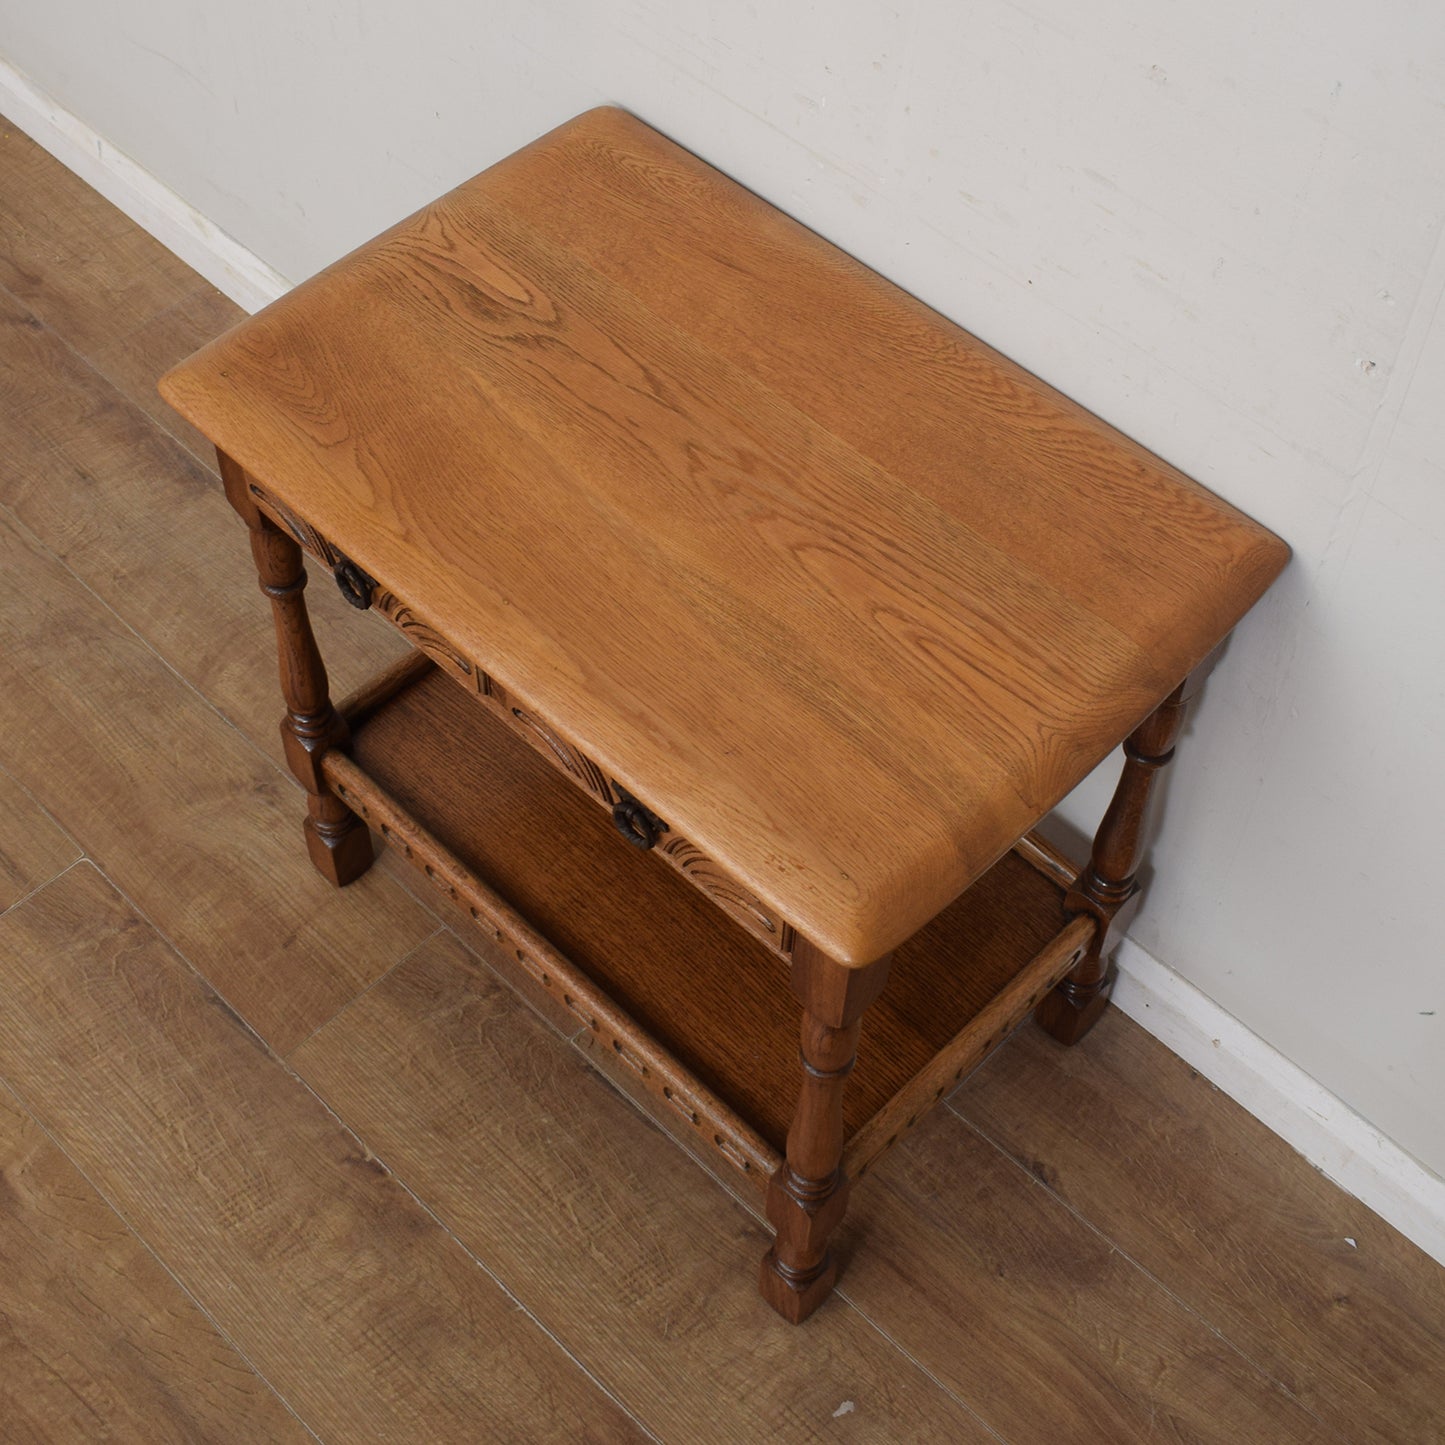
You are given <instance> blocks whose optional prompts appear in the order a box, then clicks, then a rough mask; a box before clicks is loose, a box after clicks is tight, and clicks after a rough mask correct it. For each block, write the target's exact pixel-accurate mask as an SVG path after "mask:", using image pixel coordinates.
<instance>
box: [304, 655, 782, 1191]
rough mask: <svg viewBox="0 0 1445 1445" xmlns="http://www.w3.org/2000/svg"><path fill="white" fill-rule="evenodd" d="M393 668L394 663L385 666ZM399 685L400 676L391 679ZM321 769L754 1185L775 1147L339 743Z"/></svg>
mask: <svg viewBox="0 0 1445 1445" xmlns="http://www.w3.org/2000/svg"><path fill="white" fill-rule="evenodd" d="M393 671H394V672H400V671H401V669H400V668H398V669H393ZM399 685H400V684H399ZM321 771H322V773H323V775H324V776H325V778H326V780H327V782H328V783H329V784H330V785H331V788H332V789H333V791H334V792H335V793H336V794H337V796H338V797H340V798H341V799H342V801H343V802H345V804H346V805H347V807H349V808H350V809H351V810H352V811H353V812H355V813H357V814H359V815H360V816H361V817H362V818H364V819H365V820H366V822H367V823H369V824H370V825H371V826H372V827H374V828H376V829H377V830H378V831H379V832H380V833H381V835H382V837H383V838H384V839H386V841H387V842H389V843H391V844H392V845H393V846H395V847H397V848H399V849H400V850H401V852H402V854H403V856H404V857H405V858H406V859H407V861H408V862H410V863H411V864H412V865H413V867H415V868H417V869H418V870H419V871H420V872H422V873H424V874H425V875H426V876H427V877H428V878H429V879H430V880H431V881H432V882H433V883H434V884H435V885H436V886H437V887H438V888H439V889H440V890H441V891H442V892H443V893H445V894H446V895H447V896H448V897H449V898H450V899H452V900H453V901H454V902H456V903H458V904H459V905H460V906H462V907H464V908H465V909H466V910H467V912H468V914H469V915H470V916H471V918H472V920H473V922H475V923H476V924H477V926H478V927H479V928H480V929H481V930H482V932H483V933H484V934H485V935H486V936H487V937H489V938H490V939H491V941H492V942H493V944H495V945H500V946H501V947H503V948H506V949H508V950H509V951H510V952H511V953H512V954H513V956H514V957H515V959H516V962H517V963H518V965H520V968H521V970H522V972H523V973H524V974H525V975H526V976H527V979H528V980H529V981H530V983H531V985H532V987H533V988H535V989H537V990H539V991H540V992H541V993H542V994H544V995H545V996H546V997H547V998H549V999H550V1000H552V1001H554V1002H557V1003H561V1004H562V1005H563V1006H564V1007H565V1008H567V1009H568V1010H570V1012H571V1013H572V1015H573V1016H574V1017H575V1018H576V1020H577V1022H578V1025H579V1029H585V1030H587V1031H588V1032H589V1033H590V1034H591V1035H592V1037H593V1039H594V1041H595V1047H594V1049H593V1051H592V1052H593V1054H594V1056H596V1057H599V1058H608V1061H609V1063H611V1062H614V1061H615V1063H616V1064H617V1065H618V1066H619V1071H620V1070H621V1069H622V1068H625V1069H626V1070H628V1071H629V1072H630V1074H631V1075H633V1076H635V1078H636V1079H637V1080H638V1081H640V1082H641V1084H642V1085H643V1086H644V1087H645V1088H646V1089H647V1090H648V1091H649V1092H650V1093H652V1094H653V1095H655V1096H657V1097H658V1098H659V1099H661V1100H662V1101H663V1102H664V1103H665V1104H666V1106H667V1108H668V1111H669V1115H674V1114H675V1115H676V1116H677V1120H678V1122H679V1124H681V1125H686V1126H687V1127H688V1129H689V1130H690V1131H691V1133H693V1134H694V1135H696V1136H698V1137H700V1138H701V1139H702V1140H703V1141H704V1142H705V1143H706V1144H707V1145H708V1146H709V1147H710V1150H711V1152H712V1153H713V1154H715V1155H716V1156H718V1157H720V1158H722V1159H723V1160H725V1161H726V1162H727V1163H728V1164H729V1165H730V1166H731V1167H732V1169H733V1170H735V1171H736V1172H737V1173H738V1174H740V1175H742V1176H743V1178H745V1179H746V1180H747V1181H748V1183H749V1184H750V1185H751V1186H752V1187H753V1189H755V1190H757V1191H759V1192H761V1191H762V1190H764V1189H765V1188H766V1187H767V1182H768V1180H769V1179H770V1178H771V1177H772V1175H773V1173H774V1171H775V1170H776V1169H777V1168H778V1166H779V1165H780V1164H781V1162H782V1156H781V1155H780V1154H779V1153H778V1151H777V1150H775V1149H774V1148H773V1147H772V1146H771V1145H770V1144H768V1143H767V1141H766V1140H764V1139H763V1138H762V1137H761V1136H760V1135H759V1134H758V1133H757V1132H756V1131H755V1130H754V1129H753V1128H752V1127H751V1126H750V1125H749V1124H748V1123H747V1122H746V1121H745V1120H743V1119H742V1118H740V1117H739V1116H738V1114H737V1113H736V1112H734V1110H733V1109H731V1108H730V1107H729V1106H728V1105H727V1104H726V1103H724V1101H723V1100H722V1099H720V1098H719V1097H718V1096H717V1095H716V1094H715V1093H713V1091H712V1090H711V1089H709V1088H708V1087H707V1086H706V1085H705V1084H704V1083H702V1081H701V1080H699V1079H698V1078H696V1077H695V1076H694V1075H693V1074H692V1072H691V1071H690V1070H689V1069H688V1068H687V1067H686V1066H685V1065H684V1064H682V1063H681V1062H680V1061H679V1060H677V1059H676V1058H674V1057H673V1056H672V1054H670V1053H669V1052H668V1051H667V1050H666V1049H665V1048H664V1047H663V1046H662V1045H661V1044H659V1043H658V1042H657V1040H656V1039H654V1038H653V1037H652V1036H651V1035H650V1034H649V1033H648V1032H647V1031H646V1030H645V1029H644V1028H642V1026H641V1025H639V1024H638V1023H637V1022H636V1021H635V1020H634V1019H632V1018H631V1017H630V1016H629V1015H628V1014H627V1013H626V1012H625V1011H624V1010H622V1009H621V1008H619V1007H618V1006H617V1004H616V1003H614V1002H613V1000H612V999H611V998H610V997H608V995H607V994H606V993H604V992H603V991H602V990H601V989H600V988H599V987H598V986H597V985H596V984H595V983H593V982H592V980H591V979H590V978H588V977H587V975H586V974H585V973H583V972H582V971H581V969H579V968H578V967H577V966H576V965H575V964H574V963H572V961H571V960H570V959H568V958H567V957H566V956H565V955H564V954H562V953H561V952H560V951H559V950H558V949H557V948H556V947H554V946H553V944H552V943H550V942H549V941H548V940H547V939H546V938H545V937H543V935H542V934H540V933H539V932H538V931H537V930H536V929H535V928H533V927H532V925H531V924H530V923H528V922H527V920H526V919H525V918H523V917H522V915H521V914H520V913H518V912H517V911H516V910H515V909H514V908H512V907H511V905H510V904H508V903H507V902H506V901H505V900H504V899H502V898H501V897H500V896H499V895H498V894H496V893H495V892H493V891H492V889H491V888H489V887H488V886H487V885H486V884H485V883H484V882H482V880H481V879H480V878H478V877H477V876H476V875H475V874H473V873H472V872H471V871H470V870H468V869H467V868H465V867H463V866H462V864H461V863H460V862H458V861H457V859H456V858H455V857H454V856H453V855H452V853H451V852H450V851H449V850H448V849H446V848H445V847H444V846H443V845H442V844H441V843H440V842H439V841H438V840H437V839H436V838H434V837H433V836H432V835H431V834H430V833H428V832H427V830H426V829H425V828H423V827H421V826H420V824H418V823H417V822H416V821H415V819H413V818H412V817H411V816H410V814H408V813H407V812H406V810H405V809H404V808H402V807H401V806H400V805H399V804H398V803H397V802H396V801H395V800H394V799H393V798H391V797H390V796H389V795H388V794H387V793H386V791H385V790H384V789H383V788H381V787H380V786H379V785H378V784H377V783H376V781H375V780H374V779H373V778H371V777H370V776H369V775H368V774H367V773H366V772H365V771H364V770H363V769H362V768H361V767H360V766H358V765H357V764H356V763H355V762H353V761H352V760H351V759H350V758H349V757H347V756H346V755H345V754H344V753H341V752H336V751H332V752H329V753H327V754H326V756H325V757H324V758H323V759H322V763H321Z"/></svg>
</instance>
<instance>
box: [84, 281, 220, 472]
mask: <svg viewBox="0 0 1445 1445" xmlns="http://www.w3.org/2000/svg"><path fill="white" fill-rule="evenodd" d="M245 314H246V313H245V312H244V311H243V310H242V309H241V308H240V307H239V306H237V305H236V303H235V302H234V301H232V300H231V299H230V298H229V297H227V296H223V295H222V294H221V293H220V292H219V291H217V290H216V289H215V288H214V287H211V286H201V287H199V288H198V289H196V290H194V291H192V292H191V293H190V294H189V295H187V296H186V297H185V299H183V300H181V301H179V302H177V303H176V305H174V306H172V307H170V308H169V310H166V311H161V312H159V313H157V314H156V315H155V316H152V317H151V318H150V319H149V320H148V321H144V322H142V323H141V324H140V325H139V326H138V327H136V329H135V330H134V331H131V332H129V333H128V334H127V335H125V336H124V337H122V338H121V339H120V340H119V341H112V342H108V343H106V344H105V345H103V346H101V347H98V348H97V349H95V350H94V351H92V352H90V353H89V354H88V355H87V356H86V357H85V360H86V361H88V362H89V363H90V364H91V365H92V366H93V367H94V368H95V369H96V370H97V371H98V372H99V373H100V374H101V375H102V376H103V377H105V379H106V380H107V381H109V382H110V383H111V384H112V385H113V386H114V387H115V388H116V390H117V391H119V392H120V393H121V395H122V396H124V397H125V398H126V400H127V401H130V402H133V403H134V404H135V405H136V406H137V407H139V408H140V409H141V410H142V411H143V412H145V413H146V415H147V416H149V417H150V419H151V420H152V421H153V422H155V423H156V425H157V426H159V427H160V428H161V429H162V430H163V431H167V432H169V433H170V434H171V436H172V437H174V438H175V440H176V441H178V442H180V444H181V445H182V446H184V447H185V448H186V450H187V451H189V452H190V453H191V455H192V456H194V457H195V458H196V459H197V460H198V461H199V462H201V464H202V465H203V466H205V467H206V468H207V469H208V470H210V469H213V468H214V467H215V465H216V449H215V448H214V447H213V446H212V445H211V443H210V442H209V441H207V440H206V438H205V437H204V436H202V435H201V433H200V432H198V431H197V430H196V429H195V427H193V426H192V425H191V424H190V422H188V421H186V420H185V419H184V418H183V417H181V416H180V415H179V414H178V413H177V412H174V411H172V410H171V408H170V407H168V406H167V405H166V404H165V402H163V401H162V400H161V398H160V393H159V392H157V391H156V382H157V381H158V380H159V379H160V377H161V374H162V373H163V372H166V371H169V370H170V368H171V367H172V366H174V365H175V364H176V362H178V361H183V360H184V359H185V358H186V357H187V356H189V355H190V354H191V353H192V352H193V351H196V350H198V349H199V348H200V347H202V346H204V345H205V344H206V342H208V341H210V340H211V339H212V338H213V337H216V336H219V335H220V334H221V332H223V331H225V330H227V329H228V328H229V327H231V326H234V325H235V324H236V322H238V321H240V320H241V318H242V317H243V316H245Z"/></svg>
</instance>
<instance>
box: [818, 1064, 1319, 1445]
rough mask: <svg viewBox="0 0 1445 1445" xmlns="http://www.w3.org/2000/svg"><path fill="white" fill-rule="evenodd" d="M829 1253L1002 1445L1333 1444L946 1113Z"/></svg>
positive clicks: (1039, 1105)
mask: <svg viewBox="0 0 1445 1445" xmlns="http://www.w3.org/2000/svg"><path fill="white" fill-rule="evenodd" d="M1007 1052H1008V1050H1004V1051H1003V1053H1005V1054H1006V1053H1007ZM1048 1107H1049V1105H1048V1102H1047V1100H1045V1099H1043V1098H1039V1099H1036V1100H1035V1102H1034V1108H1035V1109H1036V1110H1037V1111H1039V1112H1041V1113H1043V1112H1047V1110H1048ZM837 1248H838V1251H839V1253H840V1255H842V1256H843V1258H844V1260H845V1265H844V1273H843V1276H842V1282H841V1284H840V1290H839V1292H840V1293H841V1294H843V1295H844V1296H846V1297H847V1298H848V1299H849V1300H851V1301H853V1302H854V1303H856V1305H857V1307H858V1308H859V1309H861V1310H862V1311H863V1312H864V1314H866V1315H867V1316H868V1317H869V1318H870V1319H872V1320H874V1321H876V1323H877V1324H878V1326H879V1328H881V1329H883V1330H886V1331H887V1332H888V1334H889V1337H890V1338H891V1339H893V1340H894V1341H895V1342H896V1343H897V1344H898V1345H899V1347H900V1348H901V1349H903V1350H905V1351H906V1352H907V1353H908V1354H909V1355H910V1356H911V1357H912V1358H914V1359H915V1360H917V1361H918V1362H919V1364H921V1365H922V1366H923V1368H924V1369H926V1370H928V1371H929V1372H930V1373H931V1374H932V1375H934V1376H935V1378H937V1379H938V1380H940V1381H942V1382H943V1383H944V1384H945V1385H946V1386H947V1387H948V1388H949V1389H952V1390H954V1391H956V1392H958V1393H959V1394H961V1395H962V1396H963V1397H964V1398H966V1399H967V1400H969V1401H970V1402H971V1403H972V1404H973V1405H974V1407H975V1408H976V1409H977V1410H978V1411H979V1413H980V1414H981V1415H982V1416H983V1418H984V1419H985V1420H986V1421H987V1422H988V1423H989V1425H991V1426H992V1427H993V1428H994V1429H995V1430H997V1431H998V1432H999V1433H1000V1435H1002V1436H1003V1438H1004V1439H1006V1440H1018V1441H1030V1442H1031V1441H1036V1440H1037V1441H1053V1440H1068V1441H1074V1440H1077V1441H1081V1442H1082V1441H1090V1442H1092V1441H1109V1442H1111V1445H1112V1442H1124V1441H1136V1440H1137V1441H1145V1440H1148V1441H1154V1440H1171V1441H1172V1440H1178V1441H1186V1440H1187V1441H1201V1442H1202V1441H1211V1442H1218V1445H1238V1442H1242V1441H1259V1442H1263V1441H1269V1442H1271V1445H1283V1442H1285V1441H1299V1442H1306V1441H1308V1442H1310V1445H1319V1442H1320V1441H1323V1440H1328V1439H1330V1438H1332V1435H1331V1431H1330V1429H1329V1427H1328V1426H1327V1425H1326V1424H1325V1423H1324V1422H1322V1421H1321V1420H1319V1419H1318V1418H1316V1417H1314V1416H1312V1415H1310V1414H1309V1413H1308V1412H1307V1411H1305V1410H1304V1409H1302V1408H1301V1407H1300V1405H1299V1404H1297V1403H1296V1402H1294V1401H1292V1400H1291V1399H1290V1398H1289V1397H1288V1396H1287V1395H1286V1394H1285V1392H1284V1391H1283V1390H1282V1389H1281V1388H1280V1387H1279V1386H1278V1385H1277V1384H1276V1383H1274V1382H1273V1381H1272V1380H1271V1379H1270V1378H1269V1376H1268V1375H1267V1374H1266V1373H1265V1372H1264V1371H1263V1370H1261V1369H1259V1368H1258V1367H1257V1366H1255V1365H1254V1364H1252V1363H1251V1362H1250V1361H1249V1360H1248V1359H1246V1358H1245V1357H1244V1356H1243V1355H1241V1354H1239V1353H1238V1352H1237V1351H1236V1350H1235V1348H1234V1347H1233V1346H1232V1345H1231V1344H1229V1343H1228V1342H1227V1341H1225V1340H1222V1339H1221V1338H1220V1337H1219V1336H1218V1335H1217V1334H1216V1333H1215V1332H1214V1330H1213V1329H1212V1328H1211V1327H1210V1326H1209V1324H1208V1323H1207V1322H1206V1321H1205V1320H1203V1319H1201V1318H1200V1317H1199V1316H1197V1315H1195V1314H1193V1313H1192V1312H1191V1311H1189V1310H1188V1309H1186V1308H1185V1307H1184V1306H1182V1305H1181V1304H1179V1302H1178V1301H1177V1300H1175V1299H1174V1298H1173V1297H1172V1296H1171V1294H1170V1293H1169V1291H1168V1289H1167V1288H1166V1287H1164V1286H1162V1285H1161V1284H1159V1283H1158V1282H1156V1281H1155V1280H1154V1279H1152V1278H1151V1277H1150V1276H1148V1275H1147V1274H1144V1273H1142V1272H1141V1271H1139V1270H1138V1269H1137V1268H1136V1267H1135V1266H1134V1265H1133V1264H1132V1263H1131V1262H1130V1261H1129V1260H1128V1259H1126V1258H1125V1257H1124V1256H1123V1255H1122V1254H1120V1253H1119V1252H1118V1251H1116V1250H1115V1249H1114V1247H1113V1246H1112V1245H1111V1244H1110V1243H1109V1241H1108V1240H1106V1239H1103V1238H1101V1237H1100V1236H1099V1235H1098V1234H1096V1233H1095V1232H1094V1231H1093V1230H1092V1229H1091V1228H1090V1227H1089V1226H1088V1225H1087V1224H1086V1223H1084V1222H1083V1221H1081V1220H1079V1219H1078V1218H1076V1217H1075V1216H1074V1215H1073V1214H1071V1213H1070V1212H1069V1211H1068V1210H1067V1209H1065V1208H1064V1207H1063V1206H1062V1205H1061V1204H1060V1203H1059V1201H1058V1200H1056V1199H1054V1198H1052V1197H1051V1196H1050V1195H1049V1194H1047V1193H1046V1192H1045V1191H1044V1190H1042V1189H1039V1188H1038V1187H1037V1186H1036V1184H1035V1183H1034V1181H1033V1180H1032V1179H1031V1178H1030V1177H1029V1175H1028V1174H1027V1173H1026V1172H1025V1171H1024V1170H1022V1169H1020V1168H1019V1167H1018V1166H1017V1165H1016V1164H1015V1163H1014V1162H1013V1161H1012V1160H1009V1159H1007V1158H1005V1157H1004V1156H1003V1155H1002V1154H1000V1153H999V1152H998V1151H997V1150H996V1149H994V1148H993V1146H992V1145H990V1144H989V1143H988V1142H987V1141H985V1140H984V1139H982V1138H980V1137H979V1136H978V1135H977V1134H976V1133H974V1132H973V1131H972V1130H971V1129H969V1128H968V1127H967V1125H965V1124H964V1123H963V1121H962V1120H960V1119H958V1118H957V1117H956V1116H953V1115H951V1114H949V1113H948V1112H947V1111H936V1112H934V1113H933V1114H930V1115H929V1117H928V1119H927V1120H926V1121H925V1122H924V1123H922V1124H921V1125H920V1126H919V1128H918V1131H917V1133H915V1134H914V1135H913V1137H912V1138H911V1139H910V1140H909V1141H908V1143H907V1144H905V1145H904V1146H903V1147H902V1148H900V1149H897V1150H895V1151H894V1152H893V1153H891V1154H889V1155H888V1157H887V1158H886V1159H884V1160H883V1161H882V1162H881V1163H880V1164H879V1165H878V1167H877V1168H876V1170H874V1171H873V1172H872V1173H870V1175H869V1178H868V1187H867V1188H866V1189H858V1190H857V1191H855V1193H854V1195H853V1199H852V1203H851V1207H850V1212H849V1217H848V1218H847V1219H846V1220H845V1221H844V1223H843V1225H842V1227H841V1228H840V1230H839V1237H838V1240H837Z"/></svg>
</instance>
